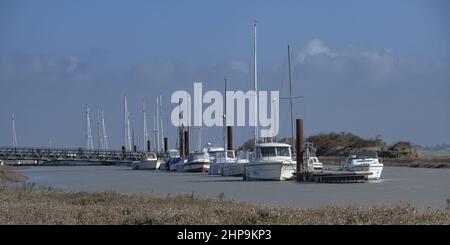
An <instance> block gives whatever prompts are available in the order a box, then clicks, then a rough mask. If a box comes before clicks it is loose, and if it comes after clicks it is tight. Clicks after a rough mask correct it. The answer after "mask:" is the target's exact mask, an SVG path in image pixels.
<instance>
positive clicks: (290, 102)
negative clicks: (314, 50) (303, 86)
mask: <svg viewBox="0 0 450 245" xmlns="http://www.w3.org/2000/svg"><path fill="white" fill-rule="evenodd" d="M288 67H289V106H290V109H291V140H292V146H294V116H293V114H292V79H291V47H290V46H289V45H288Z"/></svg>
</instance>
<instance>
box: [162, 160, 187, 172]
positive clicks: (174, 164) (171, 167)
mask: <svg viewBox="0 0 450 245" xmlns="http://www.w3.org/2000/svg"><path fill="white" fill-rule="evenodd" d="M186 161H187V159H185V158H182V157H177V158H171V160H170V161H168V162H167V165H166V169H167V170H168V171H183V165H184V163H186Z"/></svg>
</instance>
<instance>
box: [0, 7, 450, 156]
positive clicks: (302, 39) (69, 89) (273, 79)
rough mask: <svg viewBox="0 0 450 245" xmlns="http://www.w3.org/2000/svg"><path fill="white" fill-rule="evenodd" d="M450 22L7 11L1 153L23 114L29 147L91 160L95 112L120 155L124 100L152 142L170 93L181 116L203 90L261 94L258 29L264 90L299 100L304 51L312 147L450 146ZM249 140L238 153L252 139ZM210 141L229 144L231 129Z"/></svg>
mask: <svg viewBox="0 0 450 245" xmlns="http://www.w3.org/2000/svg"><path fill="white" fill-rule="evenodd" d="M449 13H450V3H449V2H448V1H445V0H442V1H438V0H431V1H406V0H403V1H402V0H397V1H195V0H194V1H181V0H179V1H1V3H0V93H1V96H0V115H1V117H0V145H10V144H11V122H10V115H11V113H12V112H15V114H16V124H17V125H16V127H17V134H18V141H19V144H22V145H29V146H39V145H46V144H47V138H48V137H51V138H52V141H53V144H54V145H61V146H68V147H78V146H82V145H83V142H84V135H83V134H84V128H83V127H84V126H83V122H84V119H83V108H84V104H86V103H88V104H89V105H90V106H91V110H96V108H98V107H99V108H102V109H104V110H105V116H106V119H107V121H106V123H107V131H108V135H109V137H110V141H111V145H112V146H114V147H119V146H120V145H121V144H123V143H122V142H123V135H122V132H123V130H122V127H123V126H122V124H123V122H122V114H121V113H122V107H121V103H122V96H123V94H124V93H126V94H127V95H128V97H129V100H130V102H129V104H130V107H131V108H130V110H131V111H132V113H133V116H134V117H135V118H136V119H135V120H136V122H135V124H136V125H135V127H136V128H138V129H139V128H140V127H141V126H140V124H139V123H140V121H141V120H140V114H139V108H140V103H141V101H142V99H144V98H145V100H146V101H147V103H148V107H150V108H152V110H153V111H154V108H153V107H154V103H153V102H154V100H155V99H154V97H155V96H156V95H158V94H162V95H163V96H164V99H165V100H164V101H165V102H164V105H165V111H167V114H169V112H170V111H171V110H172V108H173V105H170V104H169V96H170V94H171V93H172V92H173V91H174V90H175V89H176V88H182V89H190V90H192V86H193V85H192V83H193V82H194V81H203V82H204V83H206V84H207V87H208V88H210V89H221V88H222V79H223V77H224V76H227V77H228V78H229V80H230V86H231V87H233V88H235V89H249V88H251V79H252V77H251V75H250V74H249V71H250V70H251V55H252V32H251V25H252V22H253V21H254V20H257V21H258V56H259V60H258V63H259V76H260V87H261V88H266V89H267V90H269V89H279V90H280V93H281V94H282V95H283V94H286V93H287V91H286V89H287V68H286V67H287V65H286V58H287V54H286V52H287V44H288V43H289V44H291V45H292V48H293V56H294V59H295V63H294V69H293V71H294V72H293V73H294V82H295V86H294V88H295V92H294V93H295V94H299V95H303V96H304V99H302V100H300V101H297V102H296V107H295V108H296V111H295V115H296V117H303V118H305V124H306V131H307V134H315V133H318V132H331V131H350V132H354V133H357V134H360V135H362V136H364V137H375V136H376V135H379V134H380V135H381V136H382V138H383V139H385V140H386V141H388V143H392V142H395V141H397V140H400V139H402V140H411V141H413V142H415V143H419V144H437V143H442V142H447V143H448V142H450V127H449V126H448V125H450V110H449V109H448V105H449V104H450V98H449V95H450V93H449V92H450V72H449V69H448V68H449V64H450V63H449V62H450V28H449V24H448V23H450V14H449ZM153 111H151V112H150V113H151V116H152V115H153ZM280 113H281V114H282V115H283V113H285V114H286V115H287V112H286V111H285V106H283V105H282V109H281V111H280ZM149 121H152V120H149ZM287 126H288V125H286V127H284V128H282V130H281V136H287V135H288V134H289V131H288V130H287V129H286V128H288V127H287ZM236 130H237V131H238V132H240V133H239V134H237V135H238V138H237V139H236V142H235V144H239V143H241V142H242V141H243V140H244V139H245V138H247V137H250V136H251V135H252V134H251V130H250V129H248V128H242V129H236ZM172 131H174V130H171V133H170V134H169V136H170V138H171V143H172V145H173V144H174V141H175V134H174V133H172ZM203 138H204V139H203V141H204V142H206V141H213V142H220V140H221V129H217V128H216V129H206V130H205V132H204V135H203Z"/></svg>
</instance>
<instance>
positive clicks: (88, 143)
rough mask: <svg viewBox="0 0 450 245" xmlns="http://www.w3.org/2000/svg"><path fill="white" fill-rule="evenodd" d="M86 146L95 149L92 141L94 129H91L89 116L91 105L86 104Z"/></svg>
mask: <svg viewBox="0 0 450 245" xmlns="http://www.w3.org/2000/svg"><path fill="white" fill-rule="evenodd" d="M86 148H87V149H90V150H92V149H94V144H93V142H92V131H91V119H90V117H89V106H88V105H86Z"/></svg>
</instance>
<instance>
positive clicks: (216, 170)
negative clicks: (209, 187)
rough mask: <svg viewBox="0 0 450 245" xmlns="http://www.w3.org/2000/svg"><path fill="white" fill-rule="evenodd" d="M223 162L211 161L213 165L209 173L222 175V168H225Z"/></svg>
mask: <svg viewBox="0 0 450 245" xmlns="http://www.w3.org/2000/svg"><path fill="white" fill-rule="evenodd" d="M223 165H224V164H223V162H220V163H218V162H215V163H211V165H210V166H209V172H208V173H209V174H211V175H221V174H222V168H223Z"/></svg>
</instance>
